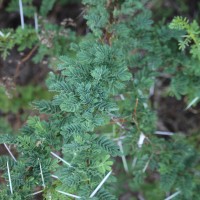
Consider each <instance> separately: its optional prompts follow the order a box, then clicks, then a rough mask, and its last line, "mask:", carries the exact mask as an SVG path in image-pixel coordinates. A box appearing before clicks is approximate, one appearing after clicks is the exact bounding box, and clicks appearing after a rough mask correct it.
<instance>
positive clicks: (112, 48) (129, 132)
mask: <svg viewBox="0 0 200 200" xmlns="http://www.w3.org/2000/svg"><path fill="white" fill-rule="evenodd" d="M27 2H28V1H27ZM29 2H31V1H29ZM54 3H55V1H50V2H49V4H47V1H46V0H44V1H42V4H41V8H40V10H41V14H42V15H44V16H45V15H47V14H48V12H49V11H50V10H51V8H52V7H53V5H54ZM147 3H148V1H146V0H144V1H140V2H138V1H137V0H124V1H114V0H113V1H112V0H111V1H106V0H100V1H92V0H83V4H84V5H85V12H86V13H85V18H86V20H87V24H88V26H89V29H90V31H91V33H88V34H87V35H85V36H84V37H83V39H82V40H81V41H80V42H75V41H78V39H77V38H76V37H75V36H74V34H72V36H73V37H72V39H69V40H70V41H73V42H74V43H72V44H71V49H70V52H69V49H67V50H66V48H67V47H66V46H64V45H62V44H63V43H65V41H68V35H67V33H66V32H65V31H66V30H65V29H64V28H61V27H59V26H56V25H52V24H45V23H44V24H42V25H43V29H42V31H43V32H42V31H41V32H40V33H38V37H39V40H38V41H37V42H38V45H39V50H38V52H39V53H38V55H37V54H36V56H35V57H34V59H35V61H40V60H42V58H43V56H44V55H49V56H53V57H54V56H58V55H62V56H59V59H58V62H57V72H56V73H53V72H51V73H49V78H48V80H47V86H48V89H49V91H50V92H52V93H51V94H52V96H53V97H52V98H51V100H40V101H34V102H33V103H32V105H33V107H34V108H36V109H38V110H39V111H40V112H41V113H42V114H43V115H42V116H41V117H39V116H33V117H29V119H28V120H27V124H26V125H25V126H23V127H22V129H21V130H20V134H19V135H16V136H13V135H9V134H2V135H1V136H0V143H7V144H15V146H16V150H17V152H18V157H17V162H14V161H13V160H12V159H11V158H10V157H9V158H8V157H7V156H4V157H1V160H0V161H1V167H2V168H3V170H4V173H3V177H4V178H5V180H6V182H7V183H9V182H10V180H9V176H8V173H7V161H8V162H9V164H10V171H11V177H12V184H13V190H14V194H13V195H11V194H10V190H9V188H6V187H5V186H2V189H1V190H2V192H1V193H0V197H1V198H5V199H6V198H8V197H9V198H13V199H31V197H32V196H31V194H32V193H33V192H34V191H35V190H36V189H38V190H39V189H41V190H42V193H43V196H44V199H49V198H53V199H73V198H76V197H73V195H76V196H78V197H81V199H94V200H101V199H102V200H106V199H111V200H112V199H116V198H115V197H114V196H113V195H112V191H114V193H115V194H116V195H117V197H120V196H121V195H123V194H124V193H125V192H124V190H127V191H128V192H129V193H131V194H133V193H134V192H135V193H139V195H140V194H144V197H145V198H148V199H155V198H157V197H158V196H156V195H157V194H158V195H159V198H161V199H164V198H167V197H166V194H173V193H174V192H176V191H177V190H178V191H179V192H180V194H179V195H178V196H177V198H178V199H181V200H189V199H198V198H199V197H198V195H197V194H198V190H199V184H200V183H199V172H198V171H199V152H198V151H197V150H196V149H195V148H194V147H193V145H192V144H191V143H190V142H189V141H188V137H189V136H188V137H186V136H185V137H183V136H181V134H177V135H174V136H172V137H170V138H169V139H164V138H162V137H158V136H156V135H155V134H154V133H155V131H156V123H157V117H156V112H154V111H153V110H152V108H151V106H150V102H149V91H150V89H151V88H152V87H153V86H154V84H155V81H156V79H157V77H158V76H160V75H161V74H162V73H169V75H170V80H171V85H170V90H171V92H172V93H173V94H175V95H176V96H177V97H178V98H181V97H182V95H184V96H186V97H187V98H188V99H189V100H190V99H191V100H192V99H193V98H194V97H198V98H200V97H199V80H200V79H199V76H200V71H199V69H198V68H197V66H198V65H199V57H198V56H199V52H198V51H199V50H198V48H199V47H198V46H199V42H198V41H199V36H198V34H199V26H198V24H197V23H196V22H193V23H192V24H190V23H189V21H188V20H187V19H185V18H181V17H177V18H175V19H174V20H173V21H172V23H171V25H170V28H173V29H175V30H170V29H168V28H167V27H166V26H164V25H154V24H153V20H152V19H151V17H152V13H151V11H150V10H149V9H148V6H147V5H146V4H147ZM29 30H30V29H29ZM17 31H19V33H20V32H21V31H22V32H23V30H20V29H19V30H17ZM24 31H25V32H26V34H25V33H24V36H23V37H19V40H18V43H17V42H16V41H15V40H13V41H14V42H15V44H17V45H18V46H19V50H20V51H21V50H23V49H24V48H25V47H27V46H24V44H21V43H24V40H25V38H29V37H30V36H31V34H33V31H32V32H31V31H30V32H29V31H27V30H26V29H25V30H24ZM60 31H64V32H63V34H61V35H60V34H59V33H60ZM183 31H185V33H186V35H185V36H184V38H185V39H184V40H183V41H182V43H180V47H181V49H183V50H186V47H187V46H188V45H192V46H191V48H192V50H191V51H190V53H191V54H192V55H193V57H192V58H191V57H190V55H188V54H187V51H185V52H184V53H183V52H179V51H178V52H177V48H176V46H175V45H174V41H175V39H176V40H180V39H181V35H182V34H183ZM16 33H17V32H16ZM16 33H14V34H16ZM47 33H48V34H47ZM33 35H34V34H33ZM35 35H36V36H37V34H36V33H35ZM1 37H2V38H4V39H8V38H9V37H10V35H5V34H4V35H3V36H1ZM31 37H32V36H31ZM13 38H14V36H13ZM33 38H34V37H33ZM44 39H47V40H44ZM36 40H37V39H34V40H31V41H29V42H30V43H29V44H28V46H29V48H31V47H32V45H33V44H35V42H36ZM2 41H3V40H2ZM10 41H11V40H10ZM33 41H35V42H33ZM39 41H41V43H42V44H41V45H40V44H39ZM3 45H6V43H5V42H4V43H3ZM9 49H10V48H9V47H8V50H9ZM48 51H49V53H47V52H48ZM177 69H179V71H178V72H177ZM27 93H28V92H27ZM24 95H25V94H24ZM26 95H27V94H26ZM30 96H31V99H28V101H30V100H32V93H31V95H30ZM34 96H36V95H35V94H34ZM41 98H42V97H41ZM25 99H26V98H25ZM111 131H112V132H111ZM117 144H118V145H117ZM56 155H57V156H56ZM117 156H118V157H120V158H114V157H117ZM121 159H122V162H121ZM116 161H117V162H116ZM112 165H113V168H114V171H115V174H116V176H117V178H118V180H119V181H118V182H115V181H116V180H115V178H114V177H113V176H112V175H111V176H110V177H109V178H108V179H107V180H106V182H105V183H103V184H104V185H103V187H101V188H100V189H99V190H98V192H97V193H95V195H94V196H93V197H91V196H92V195H91V194H92V193H93V191H94V190H95V188H97V186H98V185H99V184H100V183H101V181H102V180H103V179H104V178H105V177H106V175H107V174H108V173H109V172H110V171H111V169H112ZM124 171H125V172H126V173H125V172H124ZM52 175H53V176H52ZM124 182H126V183H127V184H124ZM123 185H127V188H123ZM152 185H155V187H157V188H153V189H152V187H153V186H152ZM145 188H150V189H149V190H153V192H152V193H150V192H146V190H145ZM143 189H144V190H145V191H144V192H143ZM60 191H62V193H60ZM155 194H156V195H155ZM65 195H66V196H65ZM90 197H91V198H90ZM138 198H139V197H138Z"/></svg>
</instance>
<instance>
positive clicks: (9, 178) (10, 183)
mask: <svg viewBox="0 0 200 200" xmlns="http://www.w3.org/2000/svg"><path fill="white" fill-rule="evenodd" d="M7 170H8V180H9V185H10V192H11V194H13V188H12V181H11V176H10V168H9V163H8V161H7Z"/></svg>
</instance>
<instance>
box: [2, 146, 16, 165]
mask: <svg viewBox="0 0 200 200" xmlns="http://www.w3.org/2000/svg"><path fill="white" fill-rule="evenodd" d="M3 144H4V146H5V147H6V149H7V151H8V153H9V154H10V155H11V157H12V158H13V160H14V161H15V162H17V160H16V158H15V156H14V155H13V154H12V152H11V151H10V149H9V148H8V146H7V145H6V144H5V143H3Z"/></svg>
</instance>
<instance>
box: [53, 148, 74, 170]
mask: <svg viewBox="0 0 200 200" xmlns="http://www.w3.org/2000/svg"><path fill="white" fill-rule="evenodd" d="M51 154H52V155H53V156H54V157H56V158H58V159H59V160H61V161H62V162H64V163H65V164H66V165H68V166H69V167H72V166H71V164H70V163H68V162H67V161H65V160H64V159H62V158H61V157H60V156H58V155H57V154H55V153H54V152H51Z"/></svg>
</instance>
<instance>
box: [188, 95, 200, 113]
mask: <svg viewBox="0 0 200 200" xmlns="http://www.w3.org/2000/svg"><path fill="white" fill-rule="evenodd" d="M198 100H199V97H195V98H194V99H193V100H192V101H191V102H190V103H189V104H188V106H187V107H186V108H185V110H188V109H189V108H190V107H192V106H193V105H194V104H195V103H196V102H197V101H198Z"/></svg>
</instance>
